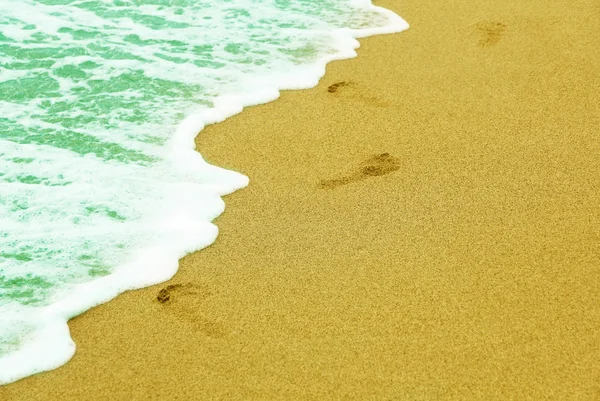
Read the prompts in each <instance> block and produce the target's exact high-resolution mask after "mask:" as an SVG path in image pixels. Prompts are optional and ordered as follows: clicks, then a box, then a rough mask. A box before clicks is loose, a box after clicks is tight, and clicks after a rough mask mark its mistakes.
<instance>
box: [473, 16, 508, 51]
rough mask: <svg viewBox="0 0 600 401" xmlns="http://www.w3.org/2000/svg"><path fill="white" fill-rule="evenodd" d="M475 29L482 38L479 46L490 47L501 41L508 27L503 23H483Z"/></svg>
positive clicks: (478, 24)
mask: <svg viewBox="0 0 600 401" xmlns="http://www.w3.org/2000/svg"><path fill="white" fill-rule="evenodd" d="M475 29H476V30H477V32H479V34H480V36H481V39H479V46H480V47H489V46H493V45H495V44H496V43H498V42H499V41H500V38H502V35H503V34H504V31H505V30H506V25H505V24H503V23H502V22H493V21H481V22H479V23H477V24H476V25H475Z"/></svg>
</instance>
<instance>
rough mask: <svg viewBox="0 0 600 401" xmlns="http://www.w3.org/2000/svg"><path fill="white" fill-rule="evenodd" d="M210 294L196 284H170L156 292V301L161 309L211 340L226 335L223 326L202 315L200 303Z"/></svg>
mask: <svg viewBox="0 0 600 401" xmlns="http://www.w3.org/2000/svg"><path fill="white" fill-rule="evenodd" d="M210 295H211V293H210V292H209V291H208V290H207V289H206V288H202V287H201V286H198V285H196V284H192V283H187V284H172V285H168V286H166V287H164V288H162V289H161V290H160V291H158V294H157V296H156V300H157V301H158V303H160V304H161V305H163V307H164V308H165V309H166V310H167V311H169V312H170V313H172V314H173V315H175V316H176V317H177V318H179V319H181V320H182V321H184V322H185V323H187V324H189V325H190V326H192V327H193V328H194V329H197V330H199V331H201V332H202V333H204V334H205V335H207V336H209V337H212V338H222V337H225V336H226V335H227V330H226V328H225V326H224V325H223V324H221V323H219V322H217V321H214V320H212V319H209V318H207V317H206V316H204V315H203V314H202V309H203V308H202V303H203V301H204V300H206V299H207V298H208V297H209V296H210Z"/></svg>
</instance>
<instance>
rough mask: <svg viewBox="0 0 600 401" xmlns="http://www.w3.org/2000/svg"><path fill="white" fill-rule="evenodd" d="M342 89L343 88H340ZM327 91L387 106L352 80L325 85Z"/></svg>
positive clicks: (375, 104)
mask: <svg viewBox="0 0 600 401" xmlns="http://www.w3.org/2000/svg"><path fill="white" fill-rule="evenodd" d="M342 89H343V90H342ZM327 92H329V93H336V94H339V93H340V92H343V93H344V98H349V99H355V100H358V101H360V102H362V103H366V104H368V105H370V106H375V107H387V106H389V103H388V102H386V101H383V100H381V99H379V98H378V97H377V96H369V95H368V94H366V93H365V92H368V88H363V87H361V86H360V85H357V84H356V82H354V81H340V82H336V83H334V84H331V85H329V86H328V87H327Z"/></svg>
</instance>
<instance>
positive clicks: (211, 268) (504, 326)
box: [0, 0, 600, 401]
mask: <svg viewBox="0 0 600 401" xmlns="http://www.w3.org/2000/svg"><path fill="white" fill-rule="evenodd" d="M507 3H508V4H507ZM379 4H380V5H382V6H385V7H387V8H390V9H393V10H394V11H396V12H397V13H399V14H400V15H401V16H402V17H404V18H405V19H406V20H407V21H408V22H409V23H410V24H411V29H409V30H408V31H406V32H403V33H400V34H397V35H389V36H377V37H372V38H367V39H364V40H361V42H362V44H363V47H362V48H361V49H360V50H359V57H358V58H357V59H353V60H348V61H341V62H335V63H333V64H330V66H329V67H328V73H327V75H326V76H325V78H324V79H323V80H322V82H321V84H320V85H319V86H318V87H317V88H314V89H311V90H306V91H294V92H285V93H283V95H282V97H281V99H279V100H278V101H276V102H274V103H270V104H267V105H262V106H257V107H253V108H249V109H247V110H245V111H244V112H243V113H242V114H240V115H238V116H236V117H233V118H231V119H229V120H227V121H225V122H224V123H221V124H217V125H215V126H210V127H208V128H207V129H205V131H203V132H202V133H201V135H200V136H199V138H198V140H197V143H198V146H199V149H200V150H201V152H202V154H203V155H204V156H205V158H206V159H207V160H209V161H210V162H212V163H214V164H217V165H220V166H224V167H228V168H232V169H234V170H238V171H241V172H243V173H245V174H247V175H248V176H249V177H250V179H251V183H250V186H249V187H248V188H246V189H244V190H241V191H238V192H236V193H235V194H233V195H231V196H228V197H227V198H226V200H225V201H226V204H227V210H226V212H225V213H224V214H223V215H222V216H221V217H220V218H219V219H218V220H217V221H216V223H217V225H218V226H219V228H220V232H221V234H220V236H219V238H218V239H217V241H216V243H215V244H214V245H213V246H211V247H209V248H208V249H205V250H203V251H201V252H198V253H196V254H193V255H190V256H189V257H187V258H185V259H184V260H183V261H182V263H181V268H180V272H179V273H178V274H177V276H176V277H175V278H174V279H173V280H172V281H171V282H168V283H165V284H163V285H159V286H154V287H150V288H147V289H143V290H139V291H133V292H129V293H126V294H123V295H122V296H120V297H118V298H117V299H115V300H113V301H111V302H109V303H108V304H105V305H101V306H99V307H97V308H95V309H93V310H91V311H89V312H87V313H85V314H83V315H82V316H80V317H77V318H75V319H74V320H73V321H72V322H71V324H70V326H71V330H72V335H73V338H74V340H75V342H76V343H77V345H78V350H77V354H76V355H75V357H74V358H73V359H72V360H71V361H70V362H69V363H68V364H67V365H65V366H64V367H62V368H59V369H57V370H55V371H52V372H48V373H44V374H41V375H36V376H34V377H30V378H27V379H24V380H22V381H19V382H17V383H15V384H12V385H9V386H5V387H1V388H0V399H2V400H3V401H12V400H59V399H60V400H83V399H94V400H120V399H128V400H142V399H165V400H176V399H177V400H212V399H226V400H229V399H234V400H238V399H239V400H324V399H352V400H414V399H423V400H436V399H462V400H465V399H482V400H491V399H498V400H507V399H518V400H521V399H561V400H562V399H578V400H594V399H600V183H599V177H600V140H599V137H598V136H599V134H600V52H599V51H598V44H599V43H600V29H598V28H599V27H600V3H599V2H598V1H597V0H569V1H567V0H556V1H554V2H551V3H549V2H547V1H543V0H530V1H508V2H506V1H505V2H500V1H496V2H487V1H473V0H471V1H467V0H455V1H452V2H434V1H432V0H402V1H391V0H388V1H381V2H379Z"/></svg>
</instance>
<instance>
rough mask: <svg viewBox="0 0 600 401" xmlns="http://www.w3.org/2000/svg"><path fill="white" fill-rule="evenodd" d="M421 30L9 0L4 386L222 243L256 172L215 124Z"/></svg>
mask: <svg viewBox="0 0 600 401" xmlns="http://www.w3.org/2000/svg"><path fill="white" fill-rule="evenodd" d="M407 27H408V25H407V24H406V23H405V22H404V21H403V20H402V19H401V18H400V17H398V16H397V15H395V14H393V13H391V12H389V11H387V10H384V9H381V8H377V7H374V6H373V5H372V4H371V3H370V1H352V0H2V1H0V384H6V383H9V382H12V381H15V380H18V379H19V378H22V377H25V376H27V375H31V374H34V373H37V372H41V371H44V370H49V369H53V368H56V367H58V366H60V365H61V364H63V363H65V362H66V361H67V360H68V359H69V358H70V357H71V356H72V355H73V353H74V352H75V344H74V343H73V342H72V340H71V338H70V336H69V331H68V326H67V324H66V322H67V321H68V319H70V318H71V317H73V316H76V315H77V314H79V313H82V312H84V311H85V310H87V309H89V308H91V307H93V306H94V305H97V304H99V303H102V302H106V301H108V300H110V299H111V298H114V297H115V296H116V295H118V294H119V293H121V292H123V291H126V290H128V289H134V288H140V287H143V286H146V285H151V284H155V283H158V282H162V281H165V280H167V279H169V278H170V277H172V276H173V274H175V272H176V270H177V264H178V260H179V259H180V258H181V257H183V256H184V255H185V254H187V253H189V252H193V251H196V250H198V249H201V248H203V247H205V246H208V245H210V244H211V243H212V242H213V241H214V240H215V238H216V236H217V231H218V230H217V227H216V226H214V225H213V224H212V223H211V221H212V220H213V219H214V218H215V217H217V216H218V215H219V214H220V213H221V212H222V211H223V209H224V203H223V200H222V199H221V196H223V195H226V194H228V193H231V192H233V191H235V190H236V189H239V188H242V187H244V186H245V185H247V184H248V178H247V177H245V176H243V175H241V174H239V173H237V172H233V171H228V170H225V169H222V168H219V167H216V166H212V165H210V164H208V163H206V162H205V161H204V160H203V159H202V157H201V155H200V153H198V152H197V151H195V150H194V148H195V145H194V137H195V136H196V135H197V134H198V132H200V131H201V130H202V128H203V127H204V126H205V125H206V124H212V123H216V122H219V121H222V120H223V119H225V118H227V117H229V116H231V115H234V114H236V113H239V112H240V111H241V110H242V108H243V107H244V106H248V105H253V104H259V103H264V102H268V101H272V100H274V99H276V98H277V97H278V96H279V91H280V90H282V89H301V88H307V87H312V86H314V85H316V83H317V82H318V80H319V79H320V78H321V77H322V76H323V74H324V71H325V64H326V63H327V62H329V61H331V60H334V59H342V58H349V57H353V56H355V55H356V53H355V52H354V49H355V48H356V47H358V42H357V41H356V38H357V37H361V36H367V35H373V34H380V33H391V32H398V31H401V30H404V29H406V28H407ZM236 135H238V136H239V137H240V138H243V136H244V132H237V133H236Z"/></svg>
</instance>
